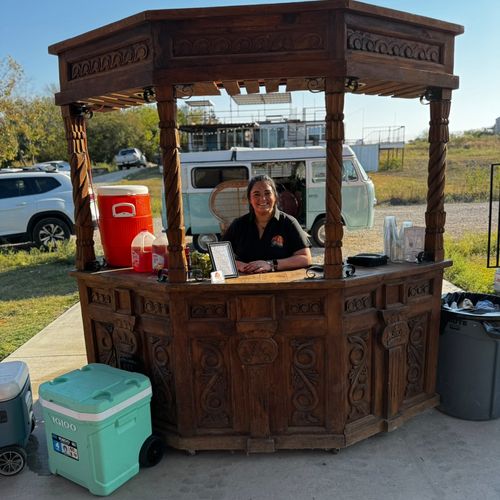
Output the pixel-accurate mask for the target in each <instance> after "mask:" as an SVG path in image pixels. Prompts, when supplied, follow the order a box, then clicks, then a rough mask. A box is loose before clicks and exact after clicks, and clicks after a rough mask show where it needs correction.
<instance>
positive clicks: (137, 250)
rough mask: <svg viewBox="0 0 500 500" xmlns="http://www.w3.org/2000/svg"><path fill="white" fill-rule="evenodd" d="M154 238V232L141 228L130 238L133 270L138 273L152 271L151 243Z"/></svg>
mask: <svg viewBox="0 0 500 500" xmlns="http://www.w3.org/2000/svg"><path fill="white" fill-rule="evenodd" d="M154 239H155V236H154V234H151V233H150V232H149V231H146V230H143V231H141V232H140V233H139V234H138V235H137V236H136V237H135V238H134V239H133V240H132V245H131V247H130V251H131V256H132V267H133V269H134V271H136V272H138V273H151V272H153V248H152V244H153V240H154Z"/></svg>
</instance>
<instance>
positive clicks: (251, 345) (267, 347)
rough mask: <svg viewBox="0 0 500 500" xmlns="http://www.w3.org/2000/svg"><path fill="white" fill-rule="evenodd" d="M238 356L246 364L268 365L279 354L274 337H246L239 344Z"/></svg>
mask: <svg viewBox="0 0 500 500" xmlns="http://www.w3.org/2000/svg"><path fill="white" fill-rule="evenodd" d="M238 356H239V358H240V360H241V362H242V363H243V364H244V365H267V364H270V363H272V362H273V361H274V360H275V359H276V358H277V356H278V344H276V342H275V341H274V340H273V339H245V340H242V341H241V342H240V343H239V344H238Z"/></svg>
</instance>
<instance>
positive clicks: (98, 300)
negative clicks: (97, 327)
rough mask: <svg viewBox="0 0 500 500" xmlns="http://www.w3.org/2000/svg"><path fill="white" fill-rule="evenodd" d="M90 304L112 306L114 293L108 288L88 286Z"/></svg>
mask: <svg viewBox="0 0 500 500" xmlns="http://www.w3.org/2000/svg"><path fill="white" fill-rule="evenodd" d="M87 291H88V295H89V299H88V300H89V304H96V305H99V306H105V307H109V308H111V306H112V295H111V291H110V290H109V289H107V288H99V287H88V288H87Z"/></svg>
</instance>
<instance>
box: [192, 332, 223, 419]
mask: <svg viewBox="0 0 500 500" xmlns="http://www.w3.org/2000/svg"><path fill="white" fill-rule="evenodd" d="M225 346H226V343H225V342H224V341H209V340H206V341H202V340H200V341H198V342H197V347H198V348H199V349H200V353H201V354H200V359H199V364H200V365H199V370H200V372H199V375H198V380H197V382H198V385H199V387H200V389H201V391H200V395H199V404H200V410H201V415H200V425H201V426H202V427H210V428H224V427H229V426H230V417H229V382H228V375H227V367H226V364H225V361H224V354H223V349H224V348H225Z"/></svg>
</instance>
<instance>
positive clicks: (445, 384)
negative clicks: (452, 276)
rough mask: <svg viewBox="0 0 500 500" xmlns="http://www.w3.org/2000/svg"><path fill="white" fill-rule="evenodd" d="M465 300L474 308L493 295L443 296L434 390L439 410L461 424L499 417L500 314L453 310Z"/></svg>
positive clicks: (495, 301)
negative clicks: (456, 418) (437, 394)
mask: <svg viewBox="0 0 500 500" xmlns="http://www.w3.org/2000/svg"><path fill="white" fill-rule="evenodd" d="M464 299H469V300H470V301H471V302H472V304H474V305H476V304H477V303H478V302H479V303H480V304H481V301H490V302H492V303H493V304H494V305H497V306H498V307H500V297H497V296H496V295H487V294H477V293H466V292H461V293H460V292H459V293H457V292H455V293H449V294H447V295H444V296H443V298H442V307H441V329H440V336H439V360H438V369H437V381H436V390H437V392H438V393H439V394H440V396H441V403H440V406H439V407H438V408H439V409H440V410H441V411H443V412H444V413H446V414H448V415H451V416H453V417H458V418H462V419H465V420H490V419H494V418H498V417H500V353H499V345H500V310H499V311H492V310H491V309H490V310H488V309H482V308H479V309H477V308H474V309H470V310H467V309H451V308H450V306H451V304H452V303H453V302H455V303H457V304H462V303H463V300H464Z"/></svg>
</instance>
